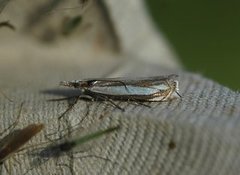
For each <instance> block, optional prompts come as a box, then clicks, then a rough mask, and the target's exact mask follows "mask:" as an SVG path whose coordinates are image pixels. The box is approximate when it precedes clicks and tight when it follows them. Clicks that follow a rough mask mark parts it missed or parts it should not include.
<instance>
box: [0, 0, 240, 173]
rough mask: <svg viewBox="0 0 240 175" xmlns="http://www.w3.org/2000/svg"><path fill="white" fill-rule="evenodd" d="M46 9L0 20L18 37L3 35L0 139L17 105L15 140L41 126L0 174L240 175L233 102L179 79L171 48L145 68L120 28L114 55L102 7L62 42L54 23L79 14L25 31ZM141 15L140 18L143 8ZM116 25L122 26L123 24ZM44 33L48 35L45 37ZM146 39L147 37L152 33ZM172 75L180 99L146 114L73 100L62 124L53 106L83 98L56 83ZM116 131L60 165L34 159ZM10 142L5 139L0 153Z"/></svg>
mask: <svg viewBox="0 0 240 175" xmlns="http://www.w3.org/2000/svg"><path fill="white" fill-rule="evenodd" d="M42 2H43V1H41V3H40V1H38V2H37V1H35V2H31V3H30V2H29V1H25V0H19V1H10V3H9V4H8V5H7V6H6V7H5V8H4V10H3V11H2V13H1V14H0V17H1V18H0V19H1V21H3V20H6V19H9V20H10V22H11V23H13V24H14V25H16V26H15V27H16V31H11V30H8V29H6V28H0V38H1V40H0V61H1V64H0V80H1V81H0V120H1V122H0V133H1V132H2V131H4V129H6V128H8V127H9V126H10V125H11V124H12V123H13V122H14V121H15V120H16V118H17V116H18V114H19V110H20V106H21V104H23V109H22V110H21V113H20V120H19V122H18V123H17V125H16V127H15V128H14V130H16V131H17V129H20V128H24V127H26V126H28V125H29V124H32V123H43V124H44V125H45V128H44V129H43V130H42V131H41V132H40V133H39V134H37V135H36V136H35V137H33V138H32V139H31V140H30V141H29V142H28V143H27V144H26V145H24V146H23V149H21V150H19V151H18V152H16V153H15V154H13V155H12V156H10V157H9V158H8V159H6V160H5V161H4V164H3V165H1V166H0V167H1V173H2V174H16V175H17V174H32V175H37V174H66V175H67V174H89V175H90V174H106V175H107V174H108V175H110V174H131V175H132V174H136V175H137V174H143V175H144V174H151V175H158V174H161V175H167V174H168V175H188V174H189V175H206V174H209V175H238V174H239V172H240V166H239V164H240V158H239V156H238V153H239V152H240V139H239V135H240V126H239V125H240V107H239V106H240V94H239V93H238V92H234V91H232V90H230V89H228V88H226V87H223V86H221V85H219V84H218V83H216V82H214V81H212V80H209V79H207V78H205V77H203V76H201V75H197V74H193V73H189V72H185V71H182V70H176V67H177V66H176V65H177V61H174V59H175V58H174V56H173V55H174V54H170V53H171V52H170V49H169V50H168V47H167V45H165V48H166V49H167V50H168V51H166V52H165V54H164V55H161V54H159V53H153V55H152V57H153V59H152V60H151V59H149V60H148V59H146V60H143V57H144V56H147V55H148V54H149V53H151V52H153V50H154V49H153V50H152V51H151V49H150V50H148V49H146V48H147V47H146V48H145V49H146V51H143V50H142V52H141V53H136V54H134V52H136V51H137V49H136V48H132V49H129V50H127V49H128V48H130V46H132V44H131V43H129V42H130V41H129V42H128V41H127V40H125V39H124V38H126V39H127V37H125V36H128V37H129V35H128V34H127V31H124V30H123V28H122V29H121V27H122V26H121V25H119V24H116V31H118V32H119V36H118V37H119V38H120V39H122V40H123V42H120V43H121V44H122V45H121V44H120V45H121V46H122V47H123V48H125V50H124V49H123V50H124V51H122V52H121V51H119V50H118V49H116V48H117V46H119V45H118V44H119V43H118V44H116V43H117V42H119V40H118V39H117V38H114V36H115V34H114V32H113V31H112V30H113V28H111V25H113V24H114V23H113V24H110V23H109V22H108V24H107V25H106V23H104V22H102V21H104V20H103V19H105V18H104V15H102V12H101V8H100V7H102V4H101V5H99V4H95V3H94V2H95V1H91V3H92V5H89V7H87V8H88V10H86V11H84V13H83V12H79V13H80V14H81V15H83V17H84V18H83V19H85V18H86V20H83V23H82V25H81V26H82V27H80V28H79V29H76V31H75V32H73V33H72V35H70V36H68V37H66V36H62V34H61V32H59V30H58V29H59V23H52V21H58V22H59V21H60V22H61V21H62V18H63V17H65V15H67V17H69V16H68V15H70V16H71V15H73V16H74V15H79V14H78V12H76V11H75V12H73V14H72V13H70V12H69V11H68V12H66V13H64V14H63V13H61V14H60V15H59V16H58V15H56V14H52V13H51V14H50V13H49V15H48V16H47V18H46V19H44V20H43V18H39V19H38V23H31V25H30V23H27V22H26V21H27V19H28V20H29V19H30V18H29V15H30V16H31V15H33V14H34V13H33V12H34V10H32V8H30V7H32V6H34V7H36V8H37V7H38V6H37V5H36V4H38V3H40V4H42ZM69 2H70V1H68V2H66V3H69ZM124 2H125V1H124ZM139 2H140V1H139ZM118 3H120V2H116V4H118ZM135 3H137V1H133V3H132V5H133V6H134V7H135V8H136V7H138V6H135V5H134V4H135ZM0 4H1V3H0ZM107 4H108V6H107V7H108V8H110V10H109V14H112V16H113V19H114V22H115V21H116V23H117V20H116V16H117V13H115V14H114V12H117V11H116V10H113V7H112V6H114V3H113V2H109V1H107ZM70 5H71V4H70ZM126 5H127V4H126ZM130 5H131V3H130V4H129V6H128V8H130ZM138 5H139V8H140V9H141V8H142V2H141V4H138ZM4 6H5V3H4ZM56 6H57V5H56ZM65 6H66V4H64V6H63V7H65ZM19 7H22V8H19ZM27 7H28V8H27ZM59 8H62V7H61V6H60V7H58V9H59ZM0 9H1V8H0ZM23 9H24V10H23ZM112 10H113V11H112ZM120 10H121V8H120ZM135 10H136V9H135ZM35 11H37V10H35ZM128 11H129V9H128ZM136 11H138V10H136ZM20 12H21V13H20ZM22 12H26V13H22ZM71 12H72V11H71ZM144 13H145V12H144ZM16 14H18V15H16ZM105 15H106V14H105ZM114 16H115V17H114ZM45 17H46V16H45ZM52 18H53V19H52ZM59 18H60V19H59ZM125 18H126V17H125ZM64 19H65V18H64ZM96 19H97V20H96ZM23 21H24V22H25V23H24V22H23ZM120 21H121V23H125V22H124V18H123V19H121V20H120ZM125 25H126V24H125ZM26 26H28V28H26ZM106 26H108V27H106ZM109 26H110V27H109ZM117 26H119V27H120V29H119V27H117ZM132 26H133V25H132ZM109 28H110V29H111V30H110V29H109ZM136 28H137V27H136ZM131 30H132V29H131ZM147 30H152V29H146V31H147ZM46 31H47V32H46ZM111 32H113V33H111ZM125 32H126V35H123V34H124V33H125ZM152 32H153V31H152ZM49 33H50V34H52V35H50V36H49V35H46V34H49ZM147 33H149V35H151V31H150V32H147ZM153 33H154V32H153ZM154 36H155V34H154ZM115 37H116V36H115ZM150 38H151V37H150ZM155 39H156V38H155ZM160 40H161V39H160ZM160 40H159V42H160ZM120 41H121V40H120ZM149 42H150V41H148V42H147V43H149ZM114 43H115V44H114ZM124 43H125V44H124ZM150 43H151V42H150ZM153 43H158V41H156V40H155V41H154V42H153ZM163 43H164V41H163ZM128 44H129V45H128ZM128 46H129V47H128ZM141 47H143V45H142V44H140V46H139V48H140V49H141ZM147 53H148V54H147ZM148 56H149V58H151V55H148ZM138 57H142V58H140V59H139V58H138ZM158 57H159V59H160V57H161V60H162V59H163V58H165V59H166V63H165V62H164V61H160V62H159V64H157V63H156V61H157V58H158ZM153 60H154V61H153ZM163 60H164V59H163ZM170 65H171V66H170ZM170 67H175V69H174V70H172V69H171V68H170ZM172 73H176V74H178V75H179V85H180V87H179V88H180V94H181V95H182V98H181V99H180V98H179V99H174V100H172V101H167V102H152V103H146V104H147V105H150V106H151V107H150V108H148V107H146V106H143V105H140V104H134V103H131V102H119V101H116V103H117V104H118V105H119V106H121V107H122V108H124V109H125V111H121V110H119V109H118V108H116V107H114V106H112V105H111V104H110V103H108V102H104V101H93V102H92V101H88V100H79V101H78V102H77V104H76V105H74V107H73V108H72V109H71V110H70V111H69V112H67V113H66V115H64V117H63V118H62V119H61V120H60V121H59V120H58V117H59V116H60V115H61V114H62V113H63V112H64V111H65V110H66V109H67V108H68V107H69V105H70V104H71V103H72V102H73V99H68V100H60V101H49V99H59V98H65V97H71V96H76V95H78V94H79V91H77V90H73V89H69V88H62V87H60V86H59V82H60V81H62V80H75V79H83V78H96V77H119V76H124V77H147V76H157V75H158V76H159V75H167V74H172ZM116 125H120V126H121V128H120V129H119V130H117V131H115V132H113V133H110V134H108V135H106V136H104V137H101V138H99V139H98V140H96V141H93V142H90V144H84V145H80V146H78V147H76V148H75V149H73V150H71V151H69V152H67V153H63V154H61V155H59V156H58V157H48V158H39V156H38V155H39V153H40V152H41V151H42V150H43V149H44V148H46V147H47V146H48V145H50V144H54V143H55V144H56V143H59V142H61V141H64V140H67V139H72V138H78V137H81V136H83V135H85V134H88V133H90V132H93V131H98V130H101V129H106V128H108V127H111V126H116ZM9 132H10V131H9V130H7V131H6V132H4V133H1V135H0V139H1V140H0V146H1V145H2V144H4V143H3V142H2V139H3V138H4V137H5V136H7V135H8V134H9ZM0 149H1V147H0Z"/></svg>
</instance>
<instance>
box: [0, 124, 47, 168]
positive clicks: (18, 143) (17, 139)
mask: <svg viewBox="0 0 240 175" xmlns="http://www.w3.org/2000/svg"><path fill="white" fill-rule="evenodd" d="M43 127H44V125H43V124H30V125H28V126H27V127H25V128H23V129H17V130H14V131H13V132H11V133H9V134H8V135H7V136H5V137H4V138H3V139H2V140H1V141H0V164H1V163H3V161H4V160H5V159H7V158H8V157H9V156H11V155H12V154H13V153H15V152H16V151H18V149H19V148H21V147H22V146H23V145H25V144H26V143H27V142H28V141H29V140H30V139H31V138H32V137H34V136H35V135H36V134H37V133H39V132H40V131H41V130H42V129H43Z"/></svg>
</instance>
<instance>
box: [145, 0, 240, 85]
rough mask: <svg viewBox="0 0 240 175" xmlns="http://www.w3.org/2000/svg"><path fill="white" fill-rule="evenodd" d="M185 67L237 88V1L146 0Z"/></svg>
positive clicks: (239, 21) (239, 30)
mask: <svg viewBox="0 0 240 175" xmlns="http://www.w3.org/2000/svg"><path fill="white" fill-rule="evenodd" d="M146 4H147V6H148V8H149V11H150V13H151V15H152V17H153V19H154V21H155V22H156V25H157V26H158V27H159V29H160V30H161V31H162V32H163V33H164V35H165V36H166V38H167V39H168V40H169V42H170V43H171V44H172V46H173V48H174V49H175V51H176V53H177V54H178V56H179V57H180V59H181V61H182V63H183V65H184V66H185V69H187V70H190V71H193V72H197V73H200V74H203V75H204V76H206V77H209V78H211V79H214V80H215V81H217V82H219V83H221V84H223V85H225V86H227V87H230V88H231V89H234V90H240V80H239V79H240V78H239V75H240V1H239V0H228V1H227V0H211V1H210V0H195V1H191V0H181V1H179V0H146Z"/></svg>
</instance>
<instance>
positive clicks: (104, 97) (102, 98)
mask: <svg viewBox="0 0 240 175" xmlns="http://www.w3.org/2000/svg"><path fill="white" fill-rule="evenodd" d="M96 98H97V99H100V100H105V101H107V102H109V103H111V104H112V105H113V106H115V107H116V108H118V109H120V110H121V111H125V110H124V109H123V108H121V107H120V106H119V105H118V104H116V103H115V102H114V101H113V100H111V99H110V98H108V97H107V96H103V95H101V96H100V95H99V96H97V97H96Z"/></svg>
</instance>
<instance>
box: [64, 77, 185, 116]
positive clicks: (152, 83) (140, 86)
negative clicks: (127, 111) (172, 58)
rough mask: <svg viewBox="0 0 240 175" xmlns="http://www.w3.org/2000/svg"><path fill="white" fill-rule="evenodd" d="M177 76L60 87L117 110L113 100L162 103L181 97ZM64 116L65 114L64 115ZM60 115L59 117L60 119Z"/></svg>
mask: <svg viewBox="0 0 240 175" xmlns="http://www.w3.org/2000/svg"><path fill="white" fill-rule="evenodd" d="M177 77H178V76H177V75H175V74H172V75H167V76H154V77H145V78H144V77H143V78H134V79H130V78H95V79H83V80H73V81H61V82H60V85H61V86H67V87H72V88H76V89H79V90H80V91H81V94H82V95H80V96H79V98H81V97H83V98H84V97H86V96H87V97H89V98H91V99H98V100H106V101H109V102H110V103H112V104H113V105H114V106H116V107H117V108H119V109H122V108H121V107H120V106H118V105H117V104H115V103H114V100H121V101H134V102H136V103H139V104H142V103H141V102H162V101H168V100H171V99H174V98H178V97H181V95H180V94H179V87H178V84H179V83H178V81H177ZM64 114H65V113H64ZM62 116H63V115H61V116H60V117H62Z"/></svg>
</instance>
